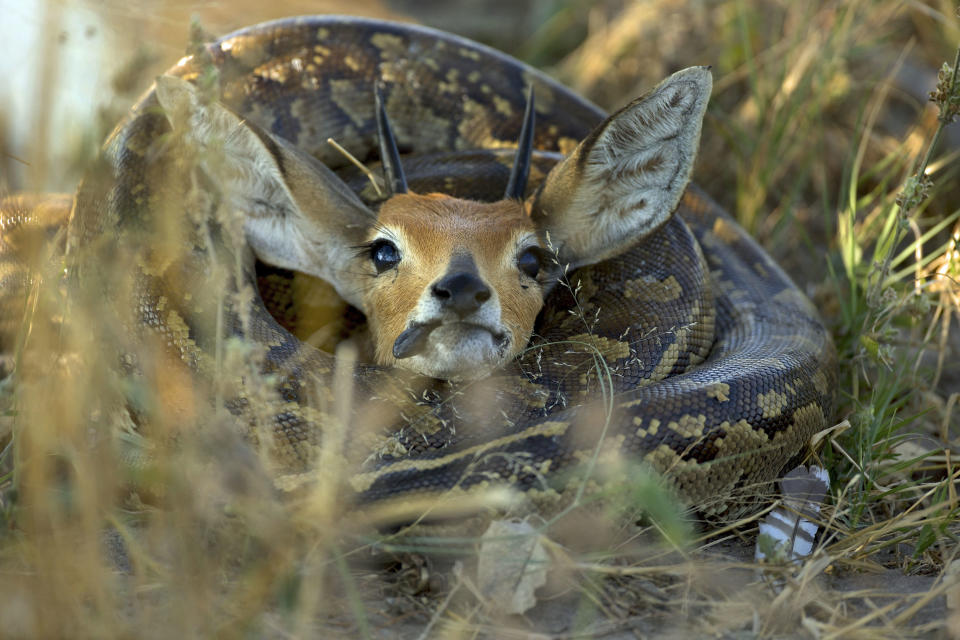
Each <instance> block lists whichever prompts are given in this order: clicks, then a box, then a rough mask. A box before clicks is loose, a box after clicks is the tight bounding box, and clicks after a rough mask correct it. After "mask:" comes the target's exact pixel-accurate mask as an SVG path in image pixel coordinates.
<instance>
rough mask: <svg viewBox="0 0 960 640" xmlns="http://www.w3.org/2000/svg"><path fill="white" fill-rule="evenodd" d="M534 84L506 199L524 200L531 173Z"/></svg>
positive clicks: (528, 100) (529, 95) (531, 88)
mask: <svg viewBox="0 0 960 640" xmlns="http://www.w3.org/2000/svg"><path fill="white" fill-rule="evenodd" d="M534 118H535V116H534V110H533V85H532V84H531V85H530V91H529V93H527V110H526V111H525V112H524V114H523V127H522V128H521V129H520V139H519V140H518V141H517V156H516V157H515V158H514V159H513V170H512V171H511V172H510V181H509V182H507V192H506V193H505V194H504V196H503V197H504V198H505V199H513V200H523V194H524V192H525V191H526V190H527V176H529V175H530V155H531V154H532V153H533V123H534Z"/></svg>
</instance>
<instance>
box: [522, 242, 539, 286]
mask: <svg viewBox="0 0 960 640" xmlns="http://www.w3.org/2000/svg"><path fill="white" fill-rule="evenodd" d="M517 267H519V268H520V271H523V272H524V273H525V274H527V275H528V276H530V277H531V278H536V277H537V274H538V273H540V252H539V250H538V249H537V248H536V247H530V248H529V249H524V250H523V252H522V253H521V254H520V255H519V256H517Z"/></svg>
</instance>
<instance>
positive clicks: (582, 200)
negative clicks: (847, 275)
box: [68, 16, 836, 512]
mask: <svg viewBox="0 0 960 640" xmlns="http://www.w3.org/2000/svg"><path fill="white" fill-rule="evenodd" d="M201 49H202V52H203V53H202V55H201V54H197V55H195V56H193V57H188V58H186V59H185V60H184V61H182V62H181V63H180V64H178V65H177V66H175V67H174V68H172V69H171V70H170V71H169V72H168V73H167V74H166V75H164V76H162V77H161V78H160V79H159V80H158V82H157V84H156V87H155V90H153V91H151V92H149V93H148V94H147V96H146V97H145V98H144V99H143V100H142V101H141V102H140V103H139V104H138V105H136V106H135V107H134V109H133V110H132V111H131V114H130V115H129V116H128V118H126V119H125V120H124V121H123V122H122V123H121V124H120V125H119V126H118V128H117V129H116V131H115V132H114V134H113V135H112V136H111V137H110V139H109V140H108V141H107V142H106V144H105V146H104V149H103V154H102V156H101V159H100V160H99V162H98V164H97V166H96V167H95V168H94V169H95V170H94V171H92V172H91V175H90V176H88V178H87V179H85V180H84V182H83V184H82V185H81V186H80V188H79V189H78V192H77V196H76V200H75V204H74V207H73V213H72V214H71V220H70V231H69V242H68V245H69V247H68V250H70V251H72V252H73V253H72V255H74V256H85V257H87V258H89V260H88V261H87V262H86V263H85V264H84V265H81V266H83V267H88V266H90V265H92V266H93V268H92V269H86V270H85V269H84V268H77V269H75V270H74V272H75V273H76V274H77V276H78V279H79V280H81V281H83V280H84V278H86V279H87V280H88V281H89V280H90V277H89V276H90V275H91V274H95V273H99V274H101V275H102V277H103V279H104V282H110V281H111V280H110V279H111V278H114V279H115V281H116V279H121V276H124V277H125V279H122V281H123V282H126V281H129V282H132V285H131V284H128V285H127V290H128V291H130V290H131V288H132V304H130V305H128V312H127V313H128V315H127V316H124V317H125V318H126V319H125V321H124V322H125V324H124V325H123V326H124V327H130V326H132V327H135V328H137V329H138V335H139V336H140V337H142V338H144V340H145V341H148V342H149V341H152V343H156V344H158V345H159V348H161V349H166V353H167V354H168V359H169V360H171V361H172V362H173V363H174V364H176V365H177V366H179V367H180V368H182V369H185V370H187V372H188V375H190V376H193V375H196V377H197V378H198V379H204V378H210V377H215V376H221V377H230V383H231V384H232V385H233V386H232V387H229V388H230V389H231V390H232V392H235V394H236V396H237V401H235V402H232V403H231V404H230V407H231V411H233V412H235V413H236V414H237V416H238V417H240V418H241V423H244V421H247V422H249V423H251V424H255V425H259V427H258V428H259V429H260V430H259V431H257V432H256V433H257V439H258V441H259V442H263V440H264V435H265V434H264V426H266V428H267V431H269V433H270V435H271V440H270V443H271V451H272V453H273V454H274V457H275V458H276V459H277V460H278V461H280V462H281V464H280V467H281V468H292V469H293V470H303V469H309V468H312V467H313V466H314V465H315V464H316V461H317V459H318V453H317V452H318V450H319V451H322V450H323V448H324V446H326V445H328V444H329V442H328V441H325V440H324V437H323V434H324V433H325V430H326V429H327V428H328V427H329V425H330V424H332V423H333V422H335V421H334V420H333V419H331V417H330V415H329V413H330V412H329V411H328V410H327V409H325V408H324V406H325V405H324V403H323V402H314V400H316V396H319V397H320V399H321V400H322V399H324V398H326V397H327V396H328V395H329V394H330V390H331V388H332V386H333V372H334V370H335V368H336V362H335V360H334V358H333V356H330V355H329V354H324V353H322V352H319V351H318V350H316V349H313V348H312V347H310V346H309V345H308V344H304V343H303V342H302V341H301V340H298V339H297V337H296V336H294V335H292V334H291V333H290V332H289V331H288V330H287V329H286V328H285V327H284V326H282V325H281V324H280V323H278V322H277V320H276V318H275V317H273V316H271V315H270V314H269V313H267V308H266V305H267V302H266V300H265V298H264V297H261V296H258V294H257V292H256V286H257V276H256V271H255V269H256V268H257V267H256V263H258V262H259V263H265V264H269V265H274V266H275V267H278V268H281V269H288V270H295V271H298V272H303V273H307V274H310V275H313V276H317V277H319V278H322V279H324V280H326V281H327V282H330V283H332V285H333V286H334V287H335V289H336V291H337V292H338V293H339V295H340V296H341V297H342V298H343V299H344V300H346V301H347V302H349V303H350V304H351V305H353V306H354V307H356V308H357V309H359V310H360V311H362V312H363V314H364V315H365V316H366V318H367V320H368V321H369V323H370V333H371V340H370V341H371V343H372V352H373V355H372V360H373V361H374V363H377V365H378V366H363V367H358V368H357V370H356V371H355V372H354V374H355V375H354V377H353V380H354V383H355V390H356V392H357V394H356V395H357V396H358V397H359V398H362V399H363V402H366V401H368V400H369V401H372V399H377V400H378V401H381V402H383V401H385V402H386V403H387V404H390V403H395V405H396V408H397V411H395V412H394V413H393V416H394V417H396V416H400V418H401V419H400V420H395V421H394V422H392V423H390V424H388V425H380V426H378V427H376V428H375V429H376V433H375V436H371V435H370V433H366V432H365V433H361V432H359V431H351V433H350V435H349V437H348V438H345V440H344V451H345V452H346V453H345V454H344V455H346V457H347V458H348V459H349V460H350V461H351V463H352V464H353V463H355V467H354V468H355V469H356V472H355V473H354V474H353V475H352V476H351V481H350V489H351V497H350V500H349V502H361V503H364V502H376V501H380V500H385V499H391V498H401V499H402V498H407V497H412V496H418V495H452V496H456V495H462V494H463V492H470V491H473V490H475V489H481V488H483V487H488V486H491V485H506V486H510V487H513V488H514V489H516V490H517V491H518V492H520V493H523V494H525V495H527V496H529V497H531V499H533V500H534V501H535V502H538V503H545V502H549V501H551V500H554V501H556V500H561V501H562V500H563V499H564V495H566V492H567V491H568V489H569V488H570V487H571V486H572V483H573V480H572V478H573V477H574V475H572V472H573V471H574V470H575V469H576V468H577V467H578V465H580V463H582V462H583V461H584V460H597V459H599V458H598V456H599V455H600V454H601V453H602V454H603V455H608V454H609V455H617V456H623V457H625V458H629V459H631V460H636V461H642V462H643V463H646V464H648V465H649V466H650V467H651V468H653V469H654V470H655V471H657V472H658V473H660V474H662V477H663V478H664V480H665V481H666V482H667V483H669V484H670V485H671V486H672V487H673V488H675V489H676V490H677V492H678V493H679V495H680V496H681V497H682V498H683V499H684V500H685V501H686V502H688V503H690V504H692V505H694V506H696V507H698V508H700V509H702V510H704V511H712V512H718V511H722V510H723V509H725V508H726V507H727V505H730V504H735V501H734V500H731V499H730V496H732V495H734V494H737V493H739V494H741V495H743V494H748V495H750V494H754V493H756V491H757V487H758V486H761V485H763V484H764V483H769V482H770V481H772V480H773V479H774V478H776V477H777V475H778V474H779V473H780V472H781V471H782V470H783V468H784V467H785V466H786V465H787V464H788V463H789V462H790V461H792V460H794V459H795V458H796V457H797V456H798V455H800V454H801V453H802V452H803V448H804V446H805V443H806V442H807V440H808V439H809V437H810V436H811V435H812V434H813V433H814V432H816V431H817V430H819V429H822V428H823V427H824V426H826V424H827V422H828V421H829V420H830V419H831V414H832V410H833V398H832V393H833V380H834V379H835V377H836V371H835V366H836V364H835V355H834V350H833V346H832V343H831V341H830V338H829V335H828V334H827V332H826V331H825V329H824V327H823V325H822V323H821V322H820V321H819V319H818V318H817V314H816V312H815V310H814V309H813V308H812V305H811V304H810V302H809V301H808V300H807V299H806V298H805V297H804V296H803V295H802V294H801V293H800V292H799V291H798V290H797V289H796V287H795V286H794V285H793V284H792V283H791V282H790V279H789V278H788V277H787V276H786V275H785V274H784V273H783V272H782V270H781V269H780V268H779V267H778V266H777V265H776V264H775V263H774V262H773V260H772V259H771V258H770V257H769V256H768V255H767V254H766V253H765V252H764V251H763V250H762V249H761V248H760V247H759V246H757V245H756V243H755V242H753V240H752V239H751V238H750V237H749V236H748V235H747V234H746V233H745V232H744V231H743V230H742V229H740V228H739V227H738V226H737V225H736V224H735V223H734V222H733V221H732V219H731V218H730V217H729V216H728V215H727V214H726V213H724V212H723V211H722V210H720V209H719V207H717V206H716V205H715V204H714V203H713V202H712V201H711V200H710V199H709V198H708V197H707V196H705V195H704V194H703V193H702V192H701V191H700V190H699V189H697V187H696V186H695V185H693V184H689V177H690V173H691V170H692V167H693V163H694V158H695V155H696V149H697V144H698V140H699V136H700V130H701V120H702V117H703V112H704V109H705V107H706V103H707V99H708V96H709V93H710V82H711V81H710V74H709V71H708V70H706V69H704V68H692V69H688V70H686V71H682V72H680V73H678V74H676V75H674V76H671V77H670V78H668V79H667V80H666V81H665V82H664V83H662V84H660V85H659V86H658V87H656V88H655V89H653V90H652V91H651V92H650V93H649V94H647V95H646V96H644V97H643V98H641V99H639V100H637V101H635V102H633V103H631V104H629V105H627V106H626V107H624V108H623V109H622V110H620V111H619V112H617V113H615V114H614V115H612V116H610V117H609V118H608V117H607V116H606V114H604V113H603V112H601V111H600V110H599V109H598V108H596V107H595V106H593V105H590V104H589V103H587V102H586V101H584V100H583V99H581V98H579V97H578V96H576V95H574V94H573V93H572V92H570V91H569V90H567V89H565V88H564V87H562V86H560V85H559V84H557V83H556V82H554V81H552V80H551V79H549V78H547V77H546V76H544V75H543V74H541V73H539V72H537V71H536V70H534V69H532V68H530V67H527V66H525V65H523V64H522V63H520V62H518V61H516V60H513V59H511V58H508V57H506V56H504V55H502V54H499V53H497V52H495V51H492V50H490V49H487V48H485V47H482V46H480V45H477V44H475V43H471V42H469V41H466V40H463V39H461V38H457V37H455V36H451V35H449V34H444V33H441V32H437V31H434V30H430V29H424V28H420V27H412V26H409V25H398V24H392V23H387V22H380V21H369V20H362V19H356V18H344V17H335V16H326V17H306V18H299V19H290V20H285V21H280V22H275V23H268V24H264V25H258V26H254V27H251V28H248V29H245V30H242V31H240V32H237V33H235V34H232V35H229V36H226V37H224V38H223V39H221V40H218V41H217V42H214V43H211V44H209V45H207V46H205V47H203V48H201ZM347 60H349V63H348V62H347ZM214 76H215V77H216V79H217V83H216V85H215V86H214V87H212V88H210V87H207V88H204V87H203V86H202V85H204V83H205V79H207V78H210V77H214ZM377 86H380V92H381V99H380V103H381V104H380V108H375V105H376V98H375V94H376V91H375V87H377ZM528 87H532V88H533V89H534V92H535V96H536V104H535V105H534V104H533V102H532V101H531V100H530V99H529V98H527V99H526V100H525V99H524V95H525V91H524V90H525V89H526V88H528ZM386 114H389V122H388V119H387V117H386ZM525 114H527V115H526V117H525ZM533 114H535V115H536V126H534V124H533V123H532V121H531V116H532V115H533ZM524 122H526V123H527V125H526V127H525V126H524ZM523 131H525V133H520V132H523ZM378 134H379V135H378ZM518 135H520V138H521V144H519V145H517V143H516V139H517V136H518ZM330 137H333V138H337V139H338V141H340V142H342V143H343V146H344V147H346V148H348V149H349V150H350V152H351V153H352V154H353V155H354V156H355V157H357V158H359V159H360V160H361V161H362V162H363V163H365V164H368V165H370V166H371V167H373V166H374V165H376V164H377V163H378V162H379V164H380V165H381V169H382V170H383V172H384V174H385V175H386V176H387V179H386V181H385V182H386V185H385V187H386V190H385V191H386V192H385V193H379V192H377V190H376V189H374V188H373V186H372V185H370V184H369V181H368V180H367V179H366V178H365V177H364V176H363V174H362V173H360V172H356V171H353V170H352V169H351V166H350V165H349V163H347V162H346V161H344V160H343V158H342V156H341V155H340V154H339V153H337V152H336V151H334V150H332V149H330V148H329V145H328V144H327V142H326V140H327V139H328V138H330ZM391 137H394V138H395V141H396V145H393V144H391V142H390V138H391ZM528 138H532V142H527V141H526V140H527V139H528ZM518 147H519V151H518V149H517V148H518ZM528 152H529V161H527V159H526V157H527V155H528ZM399 157H402V167H401V164H400V161H399V160H397V158H399ZM524 183H525V184H524ZM171 229H172V230H173V232H172V233H167V234H166V235H164V232H166V231H170V230H171ZM117 256H130V257H131V259H130V260H128V261H124V262H118V258H117ZM131 272H132V273H133V274H134V277H133V278H132V279H131V278H129V275H130V274H131ZM218 273H220V274H225V275H224V278H225V281H226V282H227V283H228V284H229V286H228V287H227V289H228V291H229V292H230V293H231V295H229V296H226V297H223V296H220V297H218V296H217V295H215V292H214V294H211V293H210V291H211V290H210V288H209V282H208V281H209V280H210V279H211V277H212V276H213V275H215V274H218ZM104 289H105V287H104V286H102V285H97V287H94V291H95V292H98V293H99V292H102V291H103V290H104ZM106 290H107V293H108V294H109V293H110V289H109V288H107V289H106ZM234 294H236V295H234ZM94 298H95V299H96V296H95V295H94ZM121 302H122V301H121ZM118 308H119V309H120V313H123V307H122V305H121V306H120V307H118ZM109 319H110V318H107V320H109ZM224 336H231V337H237V338H240V339H242V340H243V341H245V343H247V344H252V345H254V346H256V347H257V348H258V349H259V351H258V353H261V354H262V363H261V364H262V369H263V370H264V371H266V372H267V373H268V374H269V375H270V376H272V378H271V380H272V381H273V382H272V384H274V385H275V386H274V387H273V388H274V389H275V391H276V394H275V397H272V396H271V397H268V395H269V394H267V393H266V392H264V391H263V390H262V389H261V386H258V385H257V384H254V382H253V381H254V380H255V379H256V380H259V378H256V376H255V375H253V374H254V373H255V372H247V371H246V370H243V371H236V372H234V371H231V370H230V368H229V367H225V366H223V365H222V354H223V350H222V348H221V344H222V342H223V337H224ZM133 346H134V347H136V345H133ZM403 369H406V370H407V373H413V374H421V375H423V376H427V377H428V378H430V377H439V378H446V379H449V380H454V381H458V380H459V381H460V382H459V383H456V384H454V385H453V386H452V387H449V388H448V389H447V390H449V391H451V393H450V394H447V395H444V396H435V395H431V394H426V393H419V392H418V393H416V394H414V393H411V392H409V390H408V386H407V380H408V378H407V377H404V376H402V375H401V373H402V371H401V372H398V370H403ZM128 370H129V371H132V372H133V373H134V374H136V375H142V376H144V377H146V376H148V374H149V373H150V369H149V368H148V367H145V366H143V365H142V359H141V360H140V361H133V363H132V364H131V365H129V366H128ZM185 375H187V374H185ZM174 377H175V376H166V377H161V376H158V379H157V380H146V382H145V383H144V384H142V385H141V386H142V387H148V388H149V387H151V385H153V386H156V387H158V388H161V389H168V388H171V385H170V384H169V383H168V380H169V379H173V378H174ZM477 377H484V382H485V384H486V383H487V382H488V383H489V387H488V388H490V389H492V390H493V391H491V394H492V395H490V396H489V397H490V400H489V402H487V403H486V406H481V407H480V408H481V409H482V411H481V413H483V415H482V416H481V417H482V419H474V417H473V416H474V414H475V413H476V412H474V414H471V413H470V412H469V411H466V410H464V406H463V402H461V401H467V400H475V399H476V398H475V397H471V396H476V397H480V396H481V394H478V393H474V392H472V391H471V389H473V387H463V386H457V385H458V384H461V383H464V384H470V382H471V379H473V378H477ZM193 388H194V386H193V385H192V384H189V383H187V384H183V385H180V386H179V387H177V388H176V389H177V393H170V394H168V396H164V399H165V400H166V398H167V397H169V402H166V403H158V404H157V406H160V407H162V408H165V409H166V408H167V407H172V406H173V405H174V404H175V403H176V402H177V398H178V397H180V396H181V395H183V394H182V393H181V392H183V393H188V392H189V391H191V390H192V389H193ZM224 388H227V387H224ZM464 389H466V391H465V390H464ZM422 390H423V389H422V388H421V389H420V391H422ZM483 397H487V396H483ZM385 398H386V400H384V399H385ZM358 404H359V405H360V406H358V407H354V408H350V409H349V411H347V412H346V414H347V415H349V416H350V424H351V425H360V424H363V423H364V418H365V417H366V414H365V413H364V411H365V405H363V403H358ZM481 404H483V403H481ZM490 406H494V407H496V409H497V410H496V411H491V410H490ZM170 412H171V413H174V412H173V410H172V409H170ZM342 421H343V420H341V422H342ZM181 422H182V421H181ZM397 422H399V423H400V424H397ZM186 426H188V425H186Z"/></svg>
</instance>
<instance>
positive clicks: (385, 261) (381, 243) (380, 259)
mask: <svg viewBox="0 0 960 640" xmlns="http://www.w3.org/2000/svg"><path fill="white" fill-rule="evenodd" d="M370 259H371V260H372V261H373V266H374V268H375V269H376V270H377V274H378V275H379V274H381V273H383V272H384V271H387V270H389V269H393V268H394V267H395V266H397V265H398V264H399V263H400V250H399V249H397V245H395V244H393V243H392V242H390V241H389V240H374V242H373V244H371V245H370Z"/></svg>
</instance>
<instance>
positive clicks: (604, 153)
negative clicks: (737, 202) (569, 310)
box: [531, 67, 712, 268]
mask: <svg viewBox="0 0 960 640" xmlns="http://www.w3.org/2000/svg"><path fill="white" fill-rule="evenodd" d="M711 86H712V78H711V76H710V70H709V68H708V67H691V68H689V69H684V70H683V71H679V72H677V73H675V74H673V75H672V76H670V77H669V78H667V79H666V80H664V81H663V82H662V83H660V84H659V85H658V86H657V87H656V88H655V89H653V90H652V91H650V92H649V93H647V94H646V95H644V96H641V97H640V98H637V99H636V100H634V101H633V102H631V103H630V104H628V105H627V106H626V107H624V108H623V109H621V110H620V111H618V112H617V113H615V114H613V115H612V116H610V117H609V118H607V119H606V120H605V121H604V122H602V123H601V124H600V126H598V127H597V128H596V129H594V130H593V131H592V132H591V133H590V135H589V136H587V138H586V139H584V140H583V142H581V143H580V144H579V145H578V146H577V148H576V149H574V151H573V153H571V154H570V155H569V156H567V157H566V158H564V160H563V161H562V162H561V163H560V164H558V165H557V166H556V167H554V168H553V170H552V171H551V172H550V173H549V174H548V175H547V178H546V180H544V182H543V184H542V185H541V186H540V189H539V190H538V191H537V193H536V194H535V195H534V196H533V205H532V208H531V217H532V218H533V220H534V223H535V224H536V225H537V226H538V228H540V230H541V232H548V233H549V235H550V243H551V245H552V246H553V248H554V249H555V250H556V251H557V252H558V257H559V259H560V262H561V263H562V264H564V265H567V264H569V265H570V266H571V267H574V268H575V267H578V266H582V265H585V264H593V263H596V262H600V261H601V260H605V259H607V258H610V257H613V256H615V255H617V254H618V253H621V252H623V251H625V250H626V249H627V248H629V247H630V246H632V245H633V244H634V243H636V242H637V241H638V240H640V239H641V238H643V237H644V236H646V235H648V234H650V233H651V232H653V231H654V230H656V229H657V228H658V227H660V226H661V225H662V224H663V223H664V222H666V221H667V220H668V219H669V218H670V216H671V215H672V214H673V211H674V210H675V209H676V206H677V203H678V202H679V201H680V197H681V196H682V195H683V192H684V190H685V189H686V187H687V183H688V182H689V181H690V172H691V170H692V169H693V161H694V158H695V157H696V153H697V147H698V145H699V142H700V127H701V124H702V122H703V114H704V112H705V111H706V108H707V100H708V99H709V97H710V89H711Z"/></svg>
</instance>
